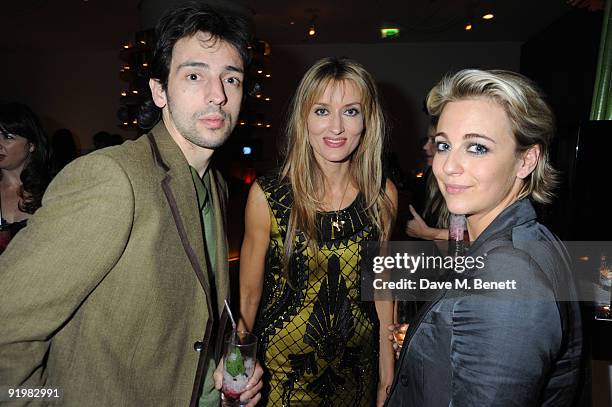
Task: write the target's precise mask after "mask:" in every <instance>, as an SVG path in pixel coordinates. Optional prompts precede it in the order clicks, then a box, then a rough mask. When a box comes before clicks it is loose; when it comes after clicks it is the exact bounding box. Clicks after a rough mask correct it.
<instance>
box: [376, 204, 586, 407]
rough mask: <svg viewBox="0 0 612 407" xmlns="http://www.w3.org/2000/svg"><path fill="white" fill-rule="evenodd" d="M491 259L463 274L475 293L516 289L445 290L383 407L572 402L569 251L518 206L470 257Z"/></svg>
mask: <svg viewBox="0 0 612 407" xmlns="http://www.w3.org/2000/svg"><path fill="white" fill-rule="evenodd" d="M485 253H486V257H485V258H486V261H485V267H484V269H480V270H470V271H468V272H465V275H464V276H465V277H466V278H467V279H468V280H469V281H470V286H471V285H472V283H473V282H474V279H482V280H486V281H506V280H508V279H511V280H516V287H517V289H516V290H489V291H475V290H470V291H469V292H468V291H467V290H463V289H462V288H460V289H449V290H444V291H440V292H438V293H437V295H436V296H435V297H434V299H433V300H432V301H431V302H429V303H428V304H426V305H425V306H424V307H423V309H422V310H421V313H420V314H419V315H418V316H417V318H416V320H415V321H414V322H413V324H412V325H411V326H410V329H409V330H408V333H407V335H406V339H405V342H404V347H403V349H402V353H401V355H400V359H399V360H398V363H397V370H396V374H395V380H394V382H393V385H392V387H391V390H390V394H389V397H388V399H387V401H386V404H385V405H386V406H418V407H433V406H479V407H482V406H496V407H500V406H501V407H503V406H521V407H525V406H555V407H562V406H571V405H573V404H574V400H575V399H576V397H577V393H578V387H579V383H580V375H581V370H582V369H581V352H582V329H581V319H580V311H579V304H578V302H577V296H576V291H575V287H574V283H573V280H572V277H571V274H570V272H569V269H568V259H567V256H566V254H565V248H564V247H563V245H562V244H561V243H560V242H559V241H558V239H557V238H556V237H555V236H554V235H553V234H552V233H551V232H550V231H549V230H548V229H546V227H544V226H542V225H540V224H539V223H538V222H537V221H536V214H535V211H534V209H533V207H532V205H531V203H530V202H529V201H528V200H521V201H518V202H516V203H514V204H513V205H511V206H509V207H508V208H506V209H505V210H504V211H503V212H502V213H501V214H500V215H499V216H498V217H497V218H496V219H495V220H494V221H493V222H492V223H491V225H489V227H488V228H487V229H486V230H485V231H484V232H483V233H482V234H481V236H479V238H478V239H477V240H476V241H475V242H474V244H473V245H472V247H471V249H470V251H469V252H468V255H471V256H479V255H484V254H485ZM560 299H572V300H574V301H560Z"/></svg>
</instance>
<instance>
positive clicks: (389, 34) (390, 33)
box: [380, 28, 400, 38]
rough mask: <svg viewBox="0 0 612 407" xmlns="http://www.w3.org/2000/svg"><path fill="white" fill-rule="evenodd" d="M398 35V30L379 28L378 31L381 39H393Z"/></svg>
mask: <svg viewBox="0 0 612 407" xmlns="http://www.w3.org/2000/svg"><path fill="white" fill-rule="evenodd" d="M399 34H400V30H399V28H381V29H380V37H381V38H395V37H399Z"/></svg>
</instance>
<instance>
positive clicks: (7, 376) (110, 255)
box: [0, 154, 134, 386]
mask: <svg viewBox="0 0 612 407" xmlns="http://www.w3.org/2000/svg"><path fill="white" fill-rule="evenodd" d="M133 211H134V195H133V191H132V186H131V184H130V181H129V179H128V178H127V176H126V175H125V173H124V171H123V169H122V168H121V167H120V166H119V164H117V163H116V162H115V161H114V160H113V159H111V158H109V157H106V156H104V155H101V154H95V155H92V156H87V157H83V158H81V159H77V160H76V161H74V162H73V163H71V164H70V165H68V166H67V167H66V168H65V169H64V170H63V171H62V172H61V173H60V174H59V175H58V176H57V177H56V179H55V180H54V181H53V182H52V183H51V185H50V186H49V188H48V190H47V192H46V194H45V196H44V198H43V205H42V207H41V208H40V209H39V210H38V211H37V212H36V213H35V214H34V216H33V217H32V218H31V219H30V220H29V221H28V226H27V227H26V228H25V229H23V230H22V231H21V232H20V233H19V234H17V236H16V237H15V239H13V241H12V242H11V244H10V245H9V247H8V249H7V250H6V251H5V252H4V253H3V254H2V256H0V281H1V283H0V321H2V328H1V329H0V383H1V384H3V385H12V386H15V385H22V384H28V385H31V386H36V385H42V380H43V377H42V374H43V370H44V369H43V360H44V358H45V355H46V353H47V351H48V349H49V346H50V341H51V339H52V338H53V335H54V334H55V333H56V332H57V331H58V330H59V329H60V328H61V327H62V325H63V324H64V323H66V321H68V320H69V319H70V318H71V316H72V315H73V313H74V312H75V311H76V310H77V309H78V307H79V305H80V304H81V303H82V302H83V301H85V299H86V298H87V296H88V295H89V294H90V293H91V292H92V291H93V290H94V289H95V287H96V286H97V285H98V284H99V283H100V281H101V280H102V279H103V278H104V276H105V275H106V274H107V273H108V272H109V271H110V270H111V269H112V267H113V266H114V265H115V263H116V262H117V260H118V259H119V257H120V256H121V254H122V252H123V250H124V247H125V245H126V242H127V240H128V237H129V234H130V230H131V227H132V220H133Z"/></svg>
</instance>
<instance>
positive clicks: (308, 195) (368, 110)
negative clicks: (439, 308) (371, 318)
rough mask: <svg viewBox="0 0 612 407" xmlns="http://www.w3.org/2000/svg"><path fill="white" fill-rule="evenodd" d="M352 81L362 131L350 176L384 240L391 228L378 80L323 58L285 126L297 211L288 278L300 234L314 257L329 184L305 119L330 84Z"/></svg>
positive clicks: (343, 61)
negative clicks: (357, 96) (358, 95)
mask: <svg viewBox="0 0 612 407" xmlns="http://www.w3.org/2000/svg"><path fill="white" fill-rule="evenodd" d="M347 81H350V82H351V83H352V84H353V85H355V86H356V87H357V89H359V91H360V93H361V108H362V113H363V119H364V131H363V133H362V136H361V140H360V142H359V145H358V146H357V148H356V149H355V151H354V152H353V154H352V156H351V157H350V176H351V180H352V181H353V183H354V184H355V185H356V187H357V189H358V190H359V192H361V193H362V194H363V197H364V200H365V208H366V211H367V214H368V216H369V217H370V219H371V220H372V222H373V224H374V225H375V226H376V227H377V228H378V230H379V233H380V239H384V238H386V236H388V235H389V233H390V229H391V228H392V223H393V217H394V216H393V214H394V211H393V208H392V203H391V200H390V199H389V197H388V196H387V194H386V193H385V185H383V182H384V177H383V168H382V154H383V149H384V146H385V143H386V135H387V126H386V122H385V117H384V114H383V110H382V107H381V103H380V98H379V94H378V89H377V87H376V84H375V83H374V79H373V78H372V76H371V75H370V74H369V72H368V71H366V70H365V68H364V67H363V66H362V65H361V64H359V63H357V62H355V61H353V60H350V59H347V58H324V59H321V60H319V61H318V62H316V63H315V64H314V65H313V66H312V67H311V68H310V69H309V70H308V71H307V72H306V74H305V75H304V77H303V78H302V80H301V81H300V83H299V85H298V88H297V90H296V92H295V95H294V96H293V99H292V100H291V103H290V105H289V109H288V116H287V121H286V126H285V137H286V145H285V151H284V157H285V159H284V163H283V166H282V170H281V178H282V179H283V180H285V181H287V182H289V183H290V184H291V190H292V193H293V206H292V209H291V215H290V217H289V224H288V227H287V234H286V236H285V242H284V246H285V256H284V259H285V261H284V262H285V264H284V273H285V276H286V277H288V268H289V263H290V261H291V256H292V254H293V251H294V243H295V237H296V234H297V232H298V230H299V231H301V232H303V233H304V235H305V236H306V239H307V244H308V246H310V247H311V248H312V249H313V250H314V251H315V253H316V251H317V230H316V223H315V220H316V212H317V211H320V210H322V208H323V196H324V192H325V180H324V175H323V172H322V171H321V168H320V166H319V164H318V163H317V161H316V159H315V156H314V153H313V149H312V147H311V145H310V143H309V141H308V128H307V119H308V115H309V113H310V110H311V109H312V107H313V105H314V104H315V103H316V102H317V100H318V98H320V97H321V95H323V93H324V92H325V89H326V88H327V87H328V86H330V85H332V86H333V85H342V83H343V82H347Z"/></svg>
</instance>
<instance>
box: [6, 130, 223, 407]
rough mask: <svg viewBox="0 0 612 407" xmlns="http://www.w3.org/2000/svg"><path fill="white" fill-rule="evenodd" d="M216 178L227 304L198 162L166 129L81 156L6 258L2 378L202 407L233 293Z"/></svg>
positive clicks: (116, 400) (71, 397) (99, 399)
mask: <svg viewBox="0 0 612 407" xmlns="http://www.w3.org/2000/svg"><path fill="white" fill-rule="evenodd" d="M212 176H213V178H212V181H213V182H212V183H211V184H212V191H211V195H212V203H213V210H214V215H215V219H216V238H217V239H216V240H217V241H216V247H217V253H216V259H217V264H216V267H215V269H214V270H213V273H212V274H213V275H214V276H215V280H216V284H215V285H216V287H217V298H218V301H217V303H216V304H212V303H211V301H210V299H211V298H213V297H212V296H211V292H210V290H211V288H210V287H211V284H210V281H209V271H208V270H207V266H206V258H205V252H204V242H203V231H202V224H201V222H200V213H199V210H198V205H197V198H196V191H195V188H194V185H193V180H192V176H191V172H190V168H189V164H188V163H187V161H186V159H185V157H184V155H183V154H182V152H181V150H180V149H179V147H178V146H177V144H176V143H175V142H174V141H173V139H172V138H171V136H170V135H169V133H168V131H167V130H166V127H165V126H164V124H163V123H160V124H158V125H157V126H156V127H155V128H154V129H153V130H152V131H151V132H150V133H149V134H147V135H144V136H142V137H140V138H139V139H138V140H136V141H128V142H126V143H124V144H123V145H121V146H116V147H111V148H107V149H103V150H99V151H96V152H94V153H91V154H88V155H87V156H84V157H81V158H79V159H77V160H76V161H74V162H72V163H71V164H69V165H68V166H67V167H66V168H65V169H64V170H63V171H62V172H61V173H60V174H59V175H58V176H57V177H56V178H55V180H54V181H53V182H52V183H51V185H50V186H49V188H48V190H47V192H46V194H45V196H44V199H43V205H42V207H41V208H40V209H39V210H38V211H37V212H36V214H35V215H34V216H33V217H32V218H31V219H30V221H29V224H28V226H27V227H26V228H25V229H24V230H23V231H21V232H20V233H19V234H18V235H17V236H16V237H15V239H14V240H13V241H12V242H11V244H10V245H9V247H8V249H7V250H6V252H5V253H4V254H3V255H2V256H0V386H1V385H10V386H49V387H60V388H62V390H63V400H62V402H61V405H63V406H90V405H100V406H114V407H117V406H189V405H192V406H194V405H197V402H198V397H199V391H200V388H201V383H202V382H203V380H204V379H205V378H204V377H203V376H204V375H205V372H204V369H205V367H206V362H207V360H209V359H210V358H211V355H212V354H214V355H215V357H216V358H217V359H218V354H219V348H218V345H219V344H220V342H221V336H222V335H221V333H220V331H217V327H219V330H222V329H223V328H224V326H225V322H224V321H225V320H226V314H225V313H224V308H223V300H224V299H226V298H227V294H228V264H227V240H226V235H225V221H224V215H223V212H224V207H225V201H226V195H227V192H226V189H225V184H224V183H223V181H222V179H221V177H220V176H219V174H218V173H217V172H215V171H213V173H212ZM215 307H216V308H217V309H216V310H214V308H215ZM215 311H216V312H215ZM213 315H220V316H221V317H220V318H219V319H220V320H221V321H214V320H213V319H214V318H213V317H212V316H213ZM211 352H214V353H212V354H211ZM208 379H209V380H210V378H208ZM18 404H19V403H15V405H18Z"/></svg>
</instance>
